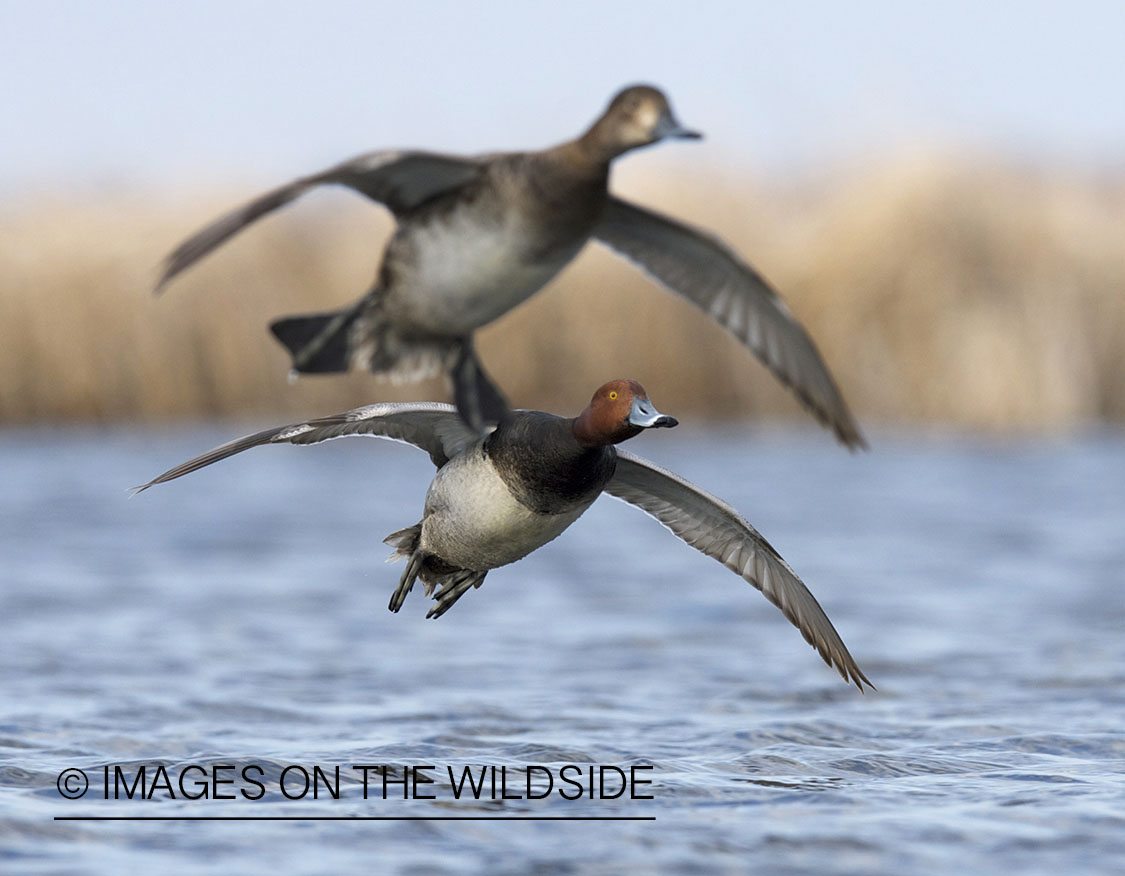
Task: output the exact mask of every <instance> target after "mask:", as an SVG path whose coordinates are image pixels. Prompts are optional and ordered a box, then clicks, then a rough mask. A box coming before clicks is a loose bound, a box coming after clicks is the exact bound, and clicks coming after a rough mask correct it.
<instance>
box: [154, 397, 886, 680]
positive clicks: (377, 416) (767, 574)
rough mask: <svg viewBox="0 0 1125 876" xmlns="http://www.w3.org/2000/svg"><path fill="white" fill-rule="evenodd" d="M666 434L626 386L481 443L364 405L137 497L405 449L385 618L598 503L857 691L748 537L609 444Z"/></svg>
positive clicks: (512, 425)
mask: <svg viewBox="0 0 1125 876" xmlns="http://www.w3.org/2000/svg"><path fill="white" fill-rule="evenodd" d="M675 425H676V420H675V419H673V418H672V417H669V416H667V415H666V414H662V413H661V412H660V411H658V410H657V409H656V406H655V405H654V404H653V403H652V401H651V400H650V399H649V397H648V393H646V392H645V389H644V387H643V386H641V384H640V383H638V382H637V381H635V380H613V381H610V382H609V383H607V384H605V385H604V386H602V387H600V388H599V389H598V391H597V392H596V393H594V396H593V398H592V399H591V400H590V404H589V405H587V407H586V408H585V410H583V411H582V413H581V414H579V415H578V416H577V417H571V418H567V417H558V416H555V415H553V414H546V413H542V412H540V411H525V410H516V411H510V412H508V413H507V414H506V415H505V416H504V417H503V418H502V419H501V421H500V422H499V424H498V425H497V426H496V428H495V429H493V430H492V431H490V432H489V433H488V434H486V435H484V436H481V435H480V434H478V433H477V432H476V431H475V430H473V429H470V428H469V427H468V426H467V425H466V424H465V422H464V421H463V419H462V418H461V417H460V416H459V415H458V413H457V410H456V408H454V407H453V406H451V405H444V404H437V403H432V402H423V403H413V404H377V405H370V406H368V407H363V408H357V409H356V410H353V411H348V412H346V413H343V414H338V415H336V416H331V417H324V418H322V419H318V420H310V421H308V422H306V423H297V424H294V425H290V426H282V427H280V428H276V429H267V430H265V431H263V432H258V433H256V434H254V435H249V436H247V437H245V438H239V439H237V440H235V441H231V442H229V443H227V444H224V445H222V446H220V447H217V448H215V449H214V450H211V451H209V452H208V453H204V454H202V455H201V456H197V457H196V458H195V459H192V460H189V461H188V462H185V463H183V464H181V465H178V466H176V467H175V468H173V469H170V470H169V471H167V472H165V473H164V474H162V475H160V476H159V477H157V478H154V479H153V480H151V481H149V482H148V483H147V484H145V485H144V486H142V487H139V488H138V491H140V490H146V489H148V488H149V487H151V486H153V485H155V484H160V483H164V482H165V481H170V480H174V479H175V478H178V477H181V476H182V475H185V474H188V473H190V472H193V471H196V470H197V469H200V468H203V467H204V466H207V465H210V464H211V463H213V462H218V461H219V460H221V459H226V458H227V457H228V456H233V455H234V454H236V453H241V452H242V451H243V450H249V449H250V448H251V447H258V446H260V445H263V444H315V443H318V442H320V441H327V440H329V439H332V438H340V437H344V436H347V435H375V436H380V437H384V438H391V439H394V440H398V441H404V442H407V443H409V444H413V445H415V446H416V447H419V448H420V449H422V450H425V451H426V452H427V453H429V454H430V458H431V459H432V460H433V462H434V465H436V466H437V474H436V475H435V476H434V479H433V481H432V482H431V483H430V488H429V490H428V491H427V493H426V501H425V506H424V508H423V511H422V519H421V521H419V522H418V523H416V524H415V525H414V526H410V527H408V528H406V529H401V530H399V531H398V532H394V533H392V534H391V535H389V536H387V539H386V541H387V543H388V544H390V545H392V546H393V547H394V548H395V549H396V550H395V554H394V557H396V558H397V557H403V558H405V559H406V568H405V570H404V571H403V573H402V577H401V579H400V580H399V584H398V587H397V589H396V590H395V592H394V594H393V596H392V597H391V602H390V609H391V611H398V610H399V609H400V608H401V607H402V604H403V601H404V600H405V599H406V596H407V594H409V593H410V591H411V589H412V588H413V586H414V582H415V581H416V580H419V579H421V581H422V585H423V587H424V589H425V592H426V595H427V596H433V598H434V601H435V602H434V605H433V606H432V607H431V608H430V610H429V613H428V616H429V617H440V616H441V615H442V614H444V613H445V612H446V611H448V610H449V608H450V607H451V606H452V605H453V604H454V603H455V602H456V601H457V600H458V599H460V598H461V596H463V595H464V594H465V593H467V592H468V591H469V590H470V589H472V588H475V587H480V585H481V583H482V582H483V581H484V578H485V576H486V575H487V574H488V572H489V571H490V570H492V569H496V568H499V567H500V566H506V565H508V564H509V563H514V562H515V561H516V560H519V559H521V558H522V557H525V556H527V555H528V554H529V553H531V552H532V551H534V550H536V549H537V548H539V547H542V546H543V545H545V544H547V542H549V541H551V540H552V539H554V538H557V537H558V536H559V535H561V534H562V532H563V531H564V530H565V529H566V528H567V527H568V526H570V524H572V523H573V522H574V521H575V520H577V519H578V518H579V517H580V516H582V514H583V512H585V510H586V509H587V508H589V507H590V505H592V504H593V502H594V500H595V499H597V497H598V496H599V495H601V494H602V493H603V492H605V493H608V494H609V495H611V496H614V497H615V498H618V499H621V500H623V501H625V502H628V503H630V504H632V505H635V506H637V507H638V508H640V509H641V510H643V511H645V512H647V513H648V514H651V515H652V516H653V517H655V518H656V519H657V520H659V521H660V522H661V523H663V524H664V525H665V526H666V527H668V529H670V530H671V531H672V532H673V533H675V534H676V535H677V536H679V537H680V538H681V539H683V540H684V541H685V542H687V543H688V544H689V545H691V546H692V547H694V548H695V549H696V550H699V551H701V552H702V553H704V554H707V555H708V556H710V557H713V558H714V559H716V560H718V561H719V562H721V563H722V564H723V565H724V566H726V567H727V568H728V569H730V570H732V571H733V572H735V573H736V574H738V575H740V576H741V577H742V578H743V579H744V580H746V581H748V582H749V583H751V584H753V585H754V586H755V587H757V588H758V589H759V590H761V591H762V593H763V594H765V596H766V598H768V599H769V600H770V601H771V602H772V603H773V604H774V605H776V606H777V607H778V608H780V609H781V611H782V612H783V613H784V615H785V617H787V618H788V619H789V620H790V622H792V623H793V624H794V626H796V627H797V628H798V629H799V630H800V631H801V634H802V635H803V636H804V637H805V639H806V641H808V642H809V643H810V644H811V645H812V646H813V647H814V648H816V650H817V651H818V652H819V653H820V655H821V657H823V658H824V660H825V662H826V663H828V664H829V665H830V666H834V667H835V668H836V670H837V671H838V672H839V673H840V674H841V675H842V676H843V677H844V679H845V680H847V681H851V682H853V683H855V684H856V685H857V686H858V687H859V688H860V690H862V689H863V685H864V684H866V685H869V686H870V685H871V682H870V681H868V680H867V677H866V676H865V675H864V674H863V672H862V670H860V668H859V666H858V665H857V664H856V662H855V660H854V659H853V658H852V656H851V654H849V653H848V649H847V648H846V647H845V645H844V643H843V640H842V639H841V638H840V635H839V634H838V633H837V632H836V629H835V628H834V627H833V626H832V622H831V621H830V620H829V619H828V616H827V615H826V614H825V613H824V610H823V609H822V608H821V607H820V604H819V603H818V602H817V601H816V599H815V598H814V597H813V595H812V594H811V593H810V592H809V590H808V589H807V588H806V587H805V585H804V584H803V583H801V580H800V578H798V577H797V575H796V573H795V572H794V571H793V570H792V569H791V568H790V567H789V565H788V564H787V563H786V562H785V560H783V559H782V558H781V556H780V555H779V554H778V553H777V552H776V551H775V550H774V549H773V548H772V547H771V546H770V545H769V543H768V542H767V541H766V540H765V539H764V538H762V536H761V535H759V534H758V531H757V530H756V529H754V527H753V526H751V525H750V524H749V523H748V522H747V521H746V520H745V519H743V517H742V516H741V515H739V514H738V512H737V511H735V510H734V509H733V508H732V507H731V506H729V505H727V504H726V503H725V502H723V501H722V500H720V499H717V498H716V497H714V496H712V495H711V494H710V493H707V492H706V491H704V490H702V489H700V488H699V487H697V486H695V485H693V484H691V483H689V482H688V481H686V480H684V479H683V478H680V477H678V476H677V475H674V474H672V473H671V472H668V471H665V470H664V469H662V468H660V467H658V466H656V465H654V464H653V463H651V462H648V461H647V460H644V459H642V458H640V457H639V456H634V455H633V454H631V453H629V452H628V451H625V450H620V449H618V447H617V445H618V444H620V443H622V442H623V441H628V440H629V439H631V438H635V437H636V436H637V435H639V434H640V433H641V432H643V431H645V430H646V429H658V428H665V427H671V426H675ZM623 571H624V570H623Z"/></svg>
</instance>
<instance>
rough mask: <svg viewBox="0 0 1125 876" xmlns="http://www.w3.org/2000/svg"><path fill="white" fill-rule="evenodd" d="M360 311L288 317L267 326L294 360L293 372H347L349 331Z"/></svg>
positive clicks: (349, 353)
mask: <svg viewBox="0 0 1125 876" xmlns="http://www.w3.org/2000/svg"><path fill="white" fill-rule="evenodd" d="M359 316H360V309H359V308H358V307H349V308H346V309H344V310H337V311H333V312H331V313H312V314H308V315H305V316H287V317H285V318H284V319H278V320H275V321H274V322H272V323H270V331H271V332H273V335H274V337H275V338H277V339H278V340H279V341H281V343H283V344H284V345H285V347H286V349H288V350H289V354H290V355H291V356H292V357H293V370H294V371H299V372H300V373H302V374H332V373H335V372H339V371H347V370H348V369H349V368H350V367H351V361H352V343H351V337H352V328H353V327H354V326H355V324H356V321H357V320H358V319H359Z"/></svg>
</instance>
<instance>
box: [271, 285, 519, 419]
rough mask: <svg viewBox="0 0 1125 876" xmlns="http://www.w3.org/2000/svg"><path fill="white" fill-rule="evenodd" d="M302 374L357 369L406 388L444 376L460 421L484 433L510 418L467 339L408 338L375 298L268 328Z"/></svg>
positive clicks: (274, 323) (372, 296)
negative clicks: (437, 376)
mask: <svg viewBox="0 0 1125 876" xmlns="http://www.w3.org/2000/svg"><path fill="white" fill-rule="evenodd" d="M270 331H272V332H273V334H274V337H276V338H277V339H278V340H279V341H281V343H282V344H284V345H285V347H286V349H288V350H289V353H290V355H291V356H292V357H293V370H294V371H296V372H298V373H300V374H334V373H338V372H341V371H350V370H352V369H353V368H355V369H359V370H365V371H371V372H373V373H375V374H378V375H382V376H384V377H388V378H390V379H391V380H392V381H394V382H395V383H404V382H409V381H414V380H422V379H423V378H426V377H433V376H434V375H436V374H441V373H445V374H446V375H447V376H448V377H449V380H450V382H451V383H452V384H453V400H454V403H455V404H456V405H457V411H458V412H459V413H460V414H461V419H463V420H464V421H465V423H466V424H467V425H468V426H469V428H471V429H472V430H473V431H475V432H484V430H485V429H487V428H488V427H489V426H491V425H495V424H496V423H499V422H500V420H502V419H503V418H504V417H505V416H506V415H507V414H508V412H509V407H508V401H507V399H505V398H504V396H503V394H502V393H501V392H500V390H499V389H497V388H496V384H495V383H493V382H492V379H491V378H490V377H489V376H488V374H487V373H486V372H485V370H484V368H483V367H482V366H481V364H480V361H479V360H478V359H477V356H476V352H475V351H474V350H473V339H472V337H471V336H466V337H461V338H457V337H452V338H451V337H440V336H438V337H404V336H403V335H402V334H401V333H400V332H399V331H398V329H397V328H396V326H395V325H394V324H393V322H392V321H391V320H390V319H388V318H387V317H386V315H385V314H384V313H383V309H382V307H381V306H380V303H379V300H378V298H377V296H376V293H372V294H371V295H367V296H364V298H362V299H361V300H360V301H358V302H357V303H356V304H353V305H352V306H350V307H346V308H344V309H343V310H336V311H332V312H329V313H311V314H306V315H303V316H289V317H285V318H284V319H279V320H276V321H275V322H273V323H272V324H271V325H270Z"/></svg>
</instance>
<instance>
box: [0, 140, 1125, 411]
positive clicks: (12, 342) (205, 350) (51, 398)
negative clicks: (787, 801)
mask: <svg viewBox="0 0 1125 876" xmlns="http://www.w3.org/2000/svg"><path fill="white" fill-rule="evenodd" d="M733 179H734V182H733V183H732V176H731V175H730V174H726V173H724V174H719V173H718V172H716V173H714V174H713V175H710V176H706V177H700V176H698V175H696V176H694V177H690V178H686V179H681V180H679V181H677V182H667V181H664V180H662V181H660V182H655V181H653V180H651V179H650V180H647V181H646V180H645V179H644V178H643V177H639V176H637V175H636V174H632V175H631V176H628V177H625V178H623V179H621V180H619V181H618V182H620V183H621V185H618V186H617V187H618V188H619V189H620V190H621V191H622V192H623V193H625V194H627V195H628V196H629V197H630V198H632V199H634V200H636V201H638V202H641V203H644V204H647V205H650V206H653V207H655V208H657V209H660V210H663V211H665V212H668V213H671V214H673V215H676V216H678V217H680V218H682V219H683V220H686V221H689V222H691V223H694V224H696V225H699V226H703V227H706V228H709V229H711V230H713V231H715V232H717V233H718V234H719V235H720V236H722V237H723V238H725V239H726V240H727V241H728V242H729V243H730V244H732V245H733V246H734V247H735V248H736V249H737V250H738V251H739V252H741V253H742V254H743V255H744V256H745V257H746V258H747V259H748V260H749V261H750V262H751V263H753V264H754V265H755V266H757V267H758V268H759V269H760V270H761V271H763V273H765V275H766V276H767V277H769V278H771V280H772V281H773V283H774V284H775V285H776V286H777V287H778V288H779V289H780V290H781V292H782V294H783V295H784V296H785V297H786V299H787V300H788V302H789V304H790V306H791V307H792V309H793V311H794V312H795V313H796V314H797V315H798V316H799V317H800V319H801V320H802V321H803V322H804V323H805V325H806V326H807V327H808V329H809V330H810V332H811V333H812V335H813V337H814V339H815V340H816V342H817V344H818V345H819V347H820V349H821V351H822V353H823V354H824V356H825V358H826V360H827V362H828V363H829V365H830V367H831V368H832V370H833V373H834V374H835V375H836V376H837V378H838V380H839V382H840V385H841V387H842V389H843V391H844V394H845V396H846V397H847V398H848V399H849V401H850V402H851V404H852V406H853V408H854V409H855V411H856V413H857V415H858V416H859V418H860V421H861V423H872V422H884V423H885V422H893V421H925V422H932V423H937V422H941V423H949V424H954V425H961V426H966V427H973V428H984V429H993V430H1012V429H1019V430H1032V429H1055V428H1065V427H1068V426H1073V425H1075V424H1081V423H1085V422H1091V421H1098V420H1119V419H1121V418H1122V417H1123V416H1125V370H1123V369H1125V345H1123V344H1122V341H1121V338H1122V335H1123V333H1125V246H1123V243H1125V185H1123V184H1122V181H1121V180H1115V181H1114V180H1111V181H1106V180H1098V179H1093V178H1082V177H1080V176H1079V175H1076V174H1075V175H1069V176H1053V175H1050V174H1047V173H1045V172H1042V171H1039V172H1036V171H1031V170H1015V169H1011V168H1006V167H1003V166H998V165H994V164H990V163H988V162H986V161H977V162H968V161H962V162H958V161H953V160H948V159H939V158H928V159H927V158H914V159H912V160H904V161H899V162H888V163H886V164H884V165H882V166H881V167H880V168H879V169H870V168H868V169H864V170H855V171H852V172H849V173H845V174H841V175H840V176H839V177H838V178H837V179H836V180H834V181H829V182H818V183H808V182H806V183H802V184H800V185H791V186H789V187H784V186H777V187H773V188H770V189H766V188H764V187H762V186H760V185H758V186H756V185H753V184H751V183H749V182H746V181H745V180H739V179H738V178H737V176H735V177H733ZM251 194H253V192H251V191H246V192H236V193H233V194H232V193H223V194H215V195H213V196H207V197H198V198H197V199H196V200H195V201H194V202H193V203H190V204H187V203H184V202H183V201H182V199H176V198H173V197H171V196H169V197H168V198H166V199H165V200H164V202H163V203H160V204H156V203H155V202H154V200H153V199H151V198H149V199H141V198H137V197H133V198H126V197H120V198H103V199H101V200H98V201H95V200H94V199H92V198H90V199H87V200H82V201H76V202H60V201H58V200H57V199H56V200H55V201H47V202H44V201H35V202H34V203H32V202H31V201H30V200H28V201H26V202H24V203H23V204H9V205H7V206H5V207H3V208H2V209H0V377H2V379H0V422H4V423H21V422H30V421H40V420H51V421H66V420H120V419H150V420H155V419H161V418H168V417H196V416H239V417H255V418H262V417H266V416H270V417H281V418H284V417H286V416H289V417H303V416H309V415H313V414H318V413H328V412H331V411H334V410H338V409H342V408H345V407H350V406H355V405H359V404H365V403H368V402H371V401H374V400H382V399H445V398H447V394H446V389H445V387H444V385H443V384H442V383H441V382H440V381H433V382H429V383H424V384H417V385H413V386H405V387H394V386H391V385H390V384H388V383H380V382H376V381H375V380H374V379H373V378H372V377H370V376H369V375H350V376H348V377H328V378H323V377H322V378H316V377H314V378H302V379H301V380H300V381H298V382H297V383H296V384H295V385H291V384H290V383H289V382H288V380H287V373H286V372H287V368H288V358H287V355H286V354H285V352H284V351H283V350H282V349H281V347H280V346H278V345H277V344H276V343H275V342H274V341H273V340H272V338H271V337H270V336H269V335H268V333H267V331H266V325H267V323H268V322H269V321H270V319H272V318H274V317H277V316H281V315H286V314H291V313H299V312H303V311H316V310H320V309H328V308H333V307H337V306H340V305H342V304H344V303H346V302H349V301H351V300H353V299H355V298H356V297H358V296H359V295H360V294H361V293H362V292H364V291H365V290H366V289H367V287H368V285H369V283H370V281H371V279H372V278H373V276H374V273H375V269H376V265H377V260H378V254H379V251H380V249H381V240H382V239H383V238H385V236H386V235H387V233H388V231H389V229H390V219H389V218H388V217H387V216H386V214H385V213H383V212H382V211H380V210H379V209H378V208H375V207H372V206H370V205H368V204H366V203H365V202H363V201H362V200H361V199H359V198H357V197H355V196H354V195H351V194H347V193H343V192H337V193H325V194H317V195H314V196H310V197H309V198H307V199H305V200H304V201H302V202H300V203H299V204H298V205H295V206H293V207H290V208H289V209H288V210H286V211H284V212H283V213H281V214H279V215H278V216H277V217H272V218H270V219H269V220H268V221H265V222H262V223H260V224H259V225H256V226H254V227H253V228H252V229H250V230H248V231H246V232H245V233H243V234H242V235H240V236H239V237H238V238H237V239H236V240H234V241H233V242H231V243H230V244H228V245H227V246H226V247H224V248H223V249H222V250H220V251H219V252H218V253H216V254H215V255H214V256H212V257H210V258H208V259H206V260H205V261H204V262H203V263H201V264H200V265H199V266H197V267H196V268H194V269H192V270H191V271H190V272H188V273H187V274H186V275H185V276H184V277H183V278H182V279H179V280H177V281H176V282H175V283H174V284H173V285H172V287H171V288H170V289H169V290H168V291H167V292H166V293H165V295H164V296H162V297H161V298H158V299H157V298H154V297H153V296H152V294H151V291H150V290H151V287H152V283H153V281H154V279H155V274H156V266H157V263H158V262H159V260H160V258H161V257H162V256H163V255H164V254H165V253H166V252H167V251H168V250H169V249H170V248H171V247H172V246H173V245H174V244H175V243H177V242H178V241H179V240H180V239H181V238H183V237H184V236H185V235H187V234H188V233H190V232H191V231H193V230H194V229H195V228H196V227H198V226H199V225H200V224H202V223H203V222H205V221H207V220H209V219H211V218H212V217H213V216H214V215H215V214H217V213H218V212H220V211H223V210H225V209H226V208H228V207H230V206H232V205H233V204H234V203H236V202H237V201H238V200H239V199H240V198H242V197H245V196H248V195H251ZM478 349H479V350H480V352H481V356H482V358H483V359H484V360H485V363H486V365H487V366H488V368H489V369H490V371H491V372H492V373H493V374H494V375H495V376H496V378H497V380H498V381H499V382H500V383H501V385H502V386H503V388H504V389H505V391H506V392H507V393H508V395H509V397H510V398H511V399H512V401H513V403H515V404H518V405H520V406H527V407H538V408H543V409H547V410H557V411H562V412H568V411H575V410H577V409H578V408H580V407H581V406H582V405H583V404H584V403H585V401H586V400H587V399H588V397H589V394H590V392H591V390H592V389H593V388H594V387H595V386H597V385H599V384H600V383H602V382H603V381H604V380H606V379H608V378H610V377H616V376H632V377H636V378H638V379H639V380H641V381H642V382H644V383H645V384H646V385H647V386H648V388H649V389H650V391H651V392H652V394H653V396H654V397H655V398H656V399H657V400H658V403H659V404H660V406H661V407H662V408H663V409H667V410H669V411H672V412H674V413H676V414H677V415H680V414H683V415H686V416H691V415H703V414H707V415H719V416H724V417H738V416H744V415H755V416H770V417H773V416H784V417H794V418H796V417H803V416H804V415H803V414H801V413H800V412H799V409H798V408H797V406H796V404H795V403H794V402H793V401H792V400H791V399H790V398H789V397H788V395H787V394H786V393H785V392H784V391H783V390H782V389H780V388H779V387H778V386H777V385H776V383H775V382H774V381H773V379H772V378H771V377H770V376H769V375H768V374H767V373H766V372H765V370H764V369H763V368H761V367H760V366H759V365H758V364H757V363H756V362H755V361H754V359H753V357H752V356H751V355H750V353H748V352H747V351H746V350H744V349H743V348H742V347H741V346H740V345H739V344H737V343H736V342H735V341H734V340H733V339H731V338H730V337H729V336H728V335H726V334H725V333H724V332H723V331H722V330H721V329H719V328H718V327H717V326H715V325H714V324H713V323H712V322H711V321H710V320H709V319H707V318H706V317H705V316H704V315H703V314H701V313H699V312H697V311H696V310H695V309H693V308H692V307H691V306H690V305H688V304H686V303H685V302H683V301H681V300H679V299H678V298H676V297H675V296H673V295H671V294H669V293H667V292H665V291H664V290H662V289H661V288H660V287H659V286H657V285H656V284H655V283H653V282H652V281H651V280H649V279H648V278H647V277H645V276H644V275H643V274H641V273H640V272H639V271H637V270H636V269H635V268H633V267H632V266H630V265H628V264H626V263H624V262H622V261H620V260H619V259H617V258H616V257H615V256H613V255H612V254H610V253H609V252H607V251H605V250H603V249H601V248H600V247H595V246H591V247H589V248H588V249H587V251H586V252H584V253H583V254H582V256H581V257H580V258H579V259H578V260H577V261H576V262H575V264H573V265H571V266H570V267H569V268H567V270H565V271H564V272H563V273H562V275H560V277H559V278H558V279H557V280H556V281H555V282H554V283H552V284H551V285H550V286H549V287H548V288H547V289H546V290H545V291H544V292H543V293H541V294H540V295H538V296H537V297H536V298H534V299H532V301H530V302H529V303H527V304H526V305H524V306H522V307H520V308H518V309H517V310H516V311H514V312H512V313H511V314H509V315H507V316H506V317H504V318H502V319H501V320H499V321H498V322H497V323H495V324H493V325H491V326H489V327H488V328H486V329H485V330H484V331H483V332H482V333H481V335H480V337H479V339H478ZM807 422H811V421H807Z"/></svg>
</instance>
